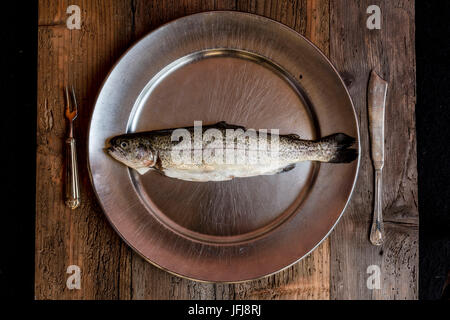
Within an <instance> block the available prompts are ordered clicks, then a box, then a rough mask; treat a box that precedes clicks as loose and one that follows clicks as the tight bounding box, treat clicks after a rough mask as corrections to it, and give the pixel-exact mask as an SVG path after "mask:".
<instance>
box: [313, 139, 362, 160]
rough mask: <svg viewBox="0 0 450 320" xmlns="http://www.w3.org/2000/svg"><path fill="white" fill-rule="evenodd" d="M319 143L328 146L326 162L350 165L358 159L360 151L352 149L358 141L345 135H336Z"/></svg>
mask: <svg viewBox="0 0 450 320" xmlns="http://www.w3.org/2000/svg"><path fill="white" fill-rule="evenodd" d="M318 142H319V143H321V144H322V145H324V146H326V150H328V151H327V152H326V157H325V160H326V161H324V162H329V163H349V162H352V161H354V160H355V159H356V158H357V157H358V151H357V150H356V149H353V148H350V147H351V146H352V145H353V144H354V143H355V142H356V139H355V138H353V137H350V136H348V135H346V134H345V133H335V134H332V135H329V136H326V137H323V138H322V139H320V140H319V141H318Z"/></svg>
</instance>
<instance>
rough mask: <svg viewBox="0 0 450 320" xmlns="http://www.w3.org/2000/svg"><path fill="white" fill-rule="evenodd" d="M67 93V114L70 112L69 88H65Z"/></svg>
mask: <svg viewBox="0 0 450 320" xmlns="http://www.w3.org/2000/svg"><path fill="white" fill-rule="evenodd" d="M65 92H66V113H67V112H70V97H69V89H68V88H67V86H66V87H65Z"/></svg>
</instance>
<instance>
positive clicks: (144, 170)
mask: <svg viewBox="0 0 450 320" xmlns="http://www.w3.org/2000/svg"><path fill="white" fill-rule="evenodd" d="M151 169H152V168H146V167H141V168H134V170H136V171H137V172H139V174H140V175H144V174H146V173H147V172H148V171H149V170H151Z"/></svg>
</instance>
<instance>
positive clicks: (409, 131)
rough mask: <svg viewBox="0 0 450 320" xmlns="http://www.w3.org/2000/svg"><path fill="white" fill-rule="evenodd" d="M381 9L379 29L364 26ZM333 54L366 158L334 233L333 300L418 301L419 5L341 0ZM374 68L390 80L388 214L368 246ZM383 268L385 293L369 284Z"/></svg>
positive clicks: (403, 0) (334, 17)
mask: <svg viewBox="0 0 450 320" xmlns="http://www.w3.org/2000/svg"><path fill="white" fill-rule="evenodd" d="M373 4H376V5H379V6H380V8H381V12H382V25H381V30H368V29H367V28H366V19H367V17H368V14H366V9H367V7H368V6H369V5H373ZM330 17H331V34H330V56H331V59H332V61H333V62H334V64H335V65H336V66H337V67H338V69H339V71H340V72H341V74H342V75H343V77H344V78H345V79H346V83H347V85H348V88H349V91H350V94H351V96H352V98H353V102H354V104H355V107H356V110H357V113H358V118H359V122H360V130H361V145H362V159H361V168H360V172H359V177H358V183H357V185H356V188H355V192H354V194H353V197H352V200H351V203H350V205H349V207H348V208H347V210H346V213H345V215H344V217H343V219H342V220H341V222H340V223H339V225H338V226H337V228H336V230H335V231H334V232H333V233H332V235H331V242H330V244H331V271H330V273H331V298H332V299H416V298H417V280H418V269H417V268H418V209H417V167H416V136H415V118H414V114H415V113H414V109H415V53H414V52H415V50H414V1H408V0H399V1H382V0H381V1H380V0H379V1H366V0H365V1H345V5H343V3H342V1H338V0H332V1H331V6H330ZM372 69H375V70H376V71H377V72H378V73H379V74H380V75H381V76H382V77H383V78H384V79H386V80H387V81H388V82H389V88H388V98H387V107H386V124H385V126H386V127H385V130H386V143H385V148H386V150H385V167H384V170H383V171H384V174H383V180H384V181H383V186H384V189H383V212H384V219H385V228H386V240H385V243H384V245H383V246H382V247H374V246H372V245H371V244H370V243H369V240H368V234H369V228H370V223H371V219H372V210H373V195H374V185H373V169H372V164H371V161H370V157H369V135H368V122H367V104H366V102H367V100H366V92H367V83H368V79H369V72H370V71H371V70H372ZM370 265H376V266H379V267H380V269H381V289H375V290H370V289H368V287H367V285H366V281H367V278H368V276H369V274H367V268H368V266H370Z"/></svg>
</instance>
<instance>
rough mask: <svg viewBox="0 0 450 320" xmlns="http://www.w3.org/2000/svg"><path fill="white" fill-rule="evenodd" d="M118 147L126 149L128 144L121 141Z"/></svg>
mask: <svg viewBox="0 0 450 320" xmlns="http://www.w3.org/2000/svg"><path fill="white" fill-rule="evenodd" d="M120 146H121V147H122V148H126V147H128V143H127V142H125V141H122V142H121V143H120Z"/></svg>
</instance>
